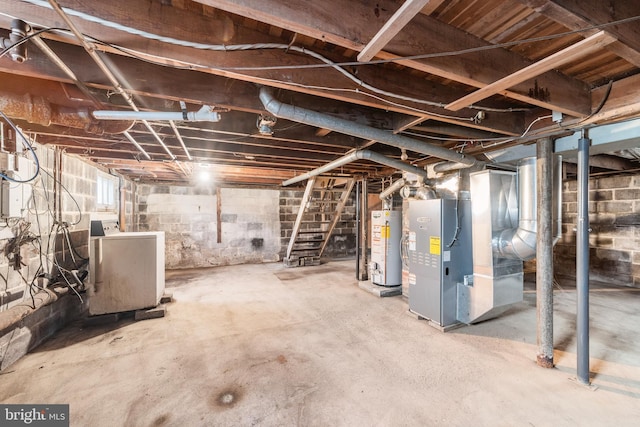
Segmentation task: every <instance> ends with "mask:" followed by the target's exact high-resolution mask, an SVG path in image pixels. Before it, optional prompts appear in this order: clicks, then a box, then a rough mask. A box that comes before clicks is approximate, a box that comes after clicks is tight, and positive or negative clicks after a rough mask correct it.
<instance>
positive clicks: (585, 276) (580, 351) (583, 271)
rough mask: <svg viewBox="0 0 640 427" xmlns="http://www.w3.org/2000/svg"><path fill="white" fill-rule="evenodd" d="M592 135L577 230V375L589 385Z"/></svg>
mask: <svg viewBox="0 0 640 427" xmlns="http://www.w3.org/2000/svg"><path fill="white" fill-rule="evenodd" d="M589 143H590V140H589V138H586V137H585V136H584V134H583V135H582V138H580V140H579V141H578V224H577V229H576V298H577V321H576V333H577V335H578V348H577V359H578V360H577V365H578V368H577V377H578V381H579V382H580V383H582V384H585V385H588V384H589Z"/></svg>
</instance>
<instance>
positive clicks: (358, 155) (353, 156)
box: [282, 150, 427, 186]
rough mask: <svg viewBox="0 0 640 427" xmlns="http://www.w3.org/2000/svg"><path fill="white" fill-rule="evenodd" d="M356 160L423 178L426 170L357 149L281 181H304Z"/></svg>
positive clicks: (369, 151) (425, 175)
mask: <svg viewBox="0 0 640 427" xmlns="http://www.w3.org/2000/svg"><path fill="white" fill-rule="evenodd" d="M356 160H370V161H372V162H375V163H380V164H381V165H385V166H389V167H391V168H394V169H398V170H401V171H406V172H410V173H413V174H416V175H419V176H422V177H423V178H426V177H427V172H426V171H425V170H423V169H420V168H418V167H415V166H411V165H409V164H406V163H404V162H402V161H400V160H395V159H391V158H389V157H386V156H383V155H382V154H380V153H376V152H375V151H371V150H358V151H354V152H352V153H349V154H347V155H346V156H342V157H340V158H338V159H336V160H334V161H332V162H330V163H327V164H326V165H324V166H321V167H319V168H317V169H314V170H312V171H309V172H307V173H303V174H302V175H298V176H296V177H294V178H291V179H288V180H286V181H284V182H283V183H282V185H283V186H287V185H291V184H295V183H297V182H300V181H304V180H306V179H309V178H311V177H313V176H318V175H321V174H323V173H326V172H329V171H332V170H334V169H336V168H339V167H340V166H344V165H346V164H347V163H351V162H354V161H356Z"/></svg>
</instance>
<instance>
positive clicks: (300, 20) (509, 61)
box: [196, 0, 590, 117]
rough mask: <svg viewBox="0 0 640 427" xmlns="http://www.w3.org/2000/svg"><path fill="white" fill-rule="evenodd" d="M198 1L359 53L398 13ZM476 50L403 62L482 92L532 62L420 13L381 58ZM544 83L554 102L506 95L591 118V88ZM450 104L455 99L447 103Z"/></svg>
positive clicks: (293, 2) (285, 0) (518, 91)
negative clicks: (474, 51)
mask: <svg viewBox="0 0 640 427" xmlns="http://www.w3.org/2000/svg"><path fill="white" fill-rule="evenodd" d="M196 1H198V2H200V3H204V4H207V5H210V6H213V7H216V8H219V9H223V10H226V11H229V12H232V13H235V14H239V15H242V16H246V17H249V18H252V19H256V20H258V21H261V22H266V23H268V24H271V25H275V26H278V27H281V28H287V29H290V30H291V31H296V32H298V33H301V34H304V35H307V36H309V37H313V38H316V39H318V40H322V41H325V42H330V43H334V44H337V45H339V46H342V47H345V48H348V49H353V50H356V51H360V50H361V49H362V48H363V46H364V44H365V43H363V40H370V39H371V38H372V37H373V36H374V34H375V30H373V28H372V27H373V25H372V24H373V23H378V22H379V23H380V25H382V24H383V23H384V22H386V20H387V19H389V17H390V15H391V12H390V11H393V10H396V6H395V4H394V2H393V1H392V0H380V1H377V2H376V5H375V7H374V5H373V4H366V2H349V3H344V2H343V1H341V0H332V1H331V0H329V1H324V2H308V1H305V0H196ZM327 11H331V13H327ZM376 12H377V15H376ZM343 16H348V17H349V19H343ZM471 48H475V49H482V51H479V52H476V53H467V54H465V55H458V56H456V57H455V61H452V60H451V58H450V57H433V58H429V59H428V60H422V59H420V60H416V59H403V60H399V61H398V63H400V64H402V65H405V66H407V67H411V68H415V69H417V70H420V71H423V72H426V73H430V74H434V75H438V76H441V77H443V78H447V79H451V80H453V81H457V82H460V83H464V84H467V85H470V86H474V87H478V88H482V87H484V86H486V85H487V84H490V83H493V82H495V81H496V80H498V79H500V78H502V77H503V76H504V74H505V73H512V72H515V71H517V70H519V69H522V68H525V67H527V66H529V65H531V63H532V61H529V60H527V59H525V58H523V57H521V56H519V55H518V54H516V53H514V52H511V51H508V50H505V49H499V48H493V47H492V46H491V45H490V44H489V43H488V42H485V41H484V40H481V39H479V38H476V37H474V36H471V35H470V34H468V33H465V32H464V31H462V30H459V29H456V28H454V27H452V26H450V25H447V24H445V23H442V22H440V21H438V20H437V19H435V18H432V17H430V16H426V15H424V14H418V16H416V17H415V19H413V20H412V21H410V22H409V23H408V24H407V26H406V27H405V28H404V29H403V30H402V31H401V32H400V33H399V34H398V35H397V36H396V37H395V38H394V39H393V40H391V41H390V42H389V44H388V45H387V47H386V48H385V50H384V51H381V52H380V53H379V54H378V55H377V56H378V58H381V59H398V58H401V57H408V56H413V55H417V54H429V53H433V54H438V53H441V52H454V51H460V50H468V49H471ZM487 64H500V66H499V67H494V66H493V65H489V66H488V65H487ZM538 83H539V84H540V85H541V86H542V87H547V88H552V89H553V93H552V97H551V98H550V99H536V98H534V97H532V95H530V94H529V89H530V87H529V85H527V84H524V83H523V84H520V85H518V86H516V87H513V88H511V89H510V90H508V91H505V95H507V96H509V97H511V98H513V99H516V100H519V101H523V102H527V103H529V104H533V105H537V106H540V107H543V108H547V109H551V110H556V111H562V112H563V113H565V114H568V115H573V116H576V117H579V116H583V115H585V114H588V113H589V104H590V99H589V88H588V86H587V85H586V84H584V83H583V82H580V81H578V80H575V79H572V78H570V77H568V76H564V75H561V74H559V73H555V72H547V73H544V74H542V75H540V76H539V78H538ZM454 99H457V98H455V97H454ZM450 101H451V98H450V99H449V100H448V101H447V102H450Z"/></svg>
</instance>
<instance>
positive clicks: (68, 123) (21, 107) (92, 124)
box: [0, 92, 134, 135]
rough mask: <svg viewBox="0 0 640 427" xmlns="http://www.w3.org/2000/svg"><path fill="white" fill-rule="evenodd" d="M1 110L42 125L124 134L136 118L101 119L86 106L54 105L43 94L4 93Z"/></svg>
mask: <svg viewBox="0 0 640 427" xmlns="http://www.w3.org/2000/svg"><path fill="white" fill-rule="evenodd" d="M0 110H2V111H3V112H4V113H5V114H6V115H7V116H9V117H13V118H15V119H20V120H25V121H27V122H29V123H34V124H38V125H42V126H51V125H59V126H64V127H69V128H74V129H83V130H85V131H86V132H89V133H92V134H96V135H102V134H105V133H106V134H118V133H123V132H125V131H127V130H129V129H130V128H131V126H133V123H134V122H133V121H114V122H104V123H101V122H97V121H95V120H93V119H92V117H91V115H90V113H89V111H88V110H86V109H76V108H69V107H63V106H61V105H57V104H52V103H50V102H49V101H47V100H46V99H45V98H43V97H40V96H32V95H29V94H24V95H18V94H12V93H6V92H5V93H3V94H2V95H1V96H0Z"/></svg>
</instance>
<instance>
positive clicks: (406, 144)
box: [260, 87, 478, 166]
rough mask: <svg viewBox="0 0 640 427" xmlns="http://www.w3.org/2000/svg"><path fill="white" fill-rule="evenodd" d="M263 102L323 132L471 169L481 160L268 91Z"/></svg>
mask: <svg viewBox="0 0 640 427" xmlns="http://www.w3.org/2000/svg"><path fill="white" fill-rule="evenodd" d="M260 101H262V104H263V105H264V108H265V109H266V110H267V111H269V112H270V113H271V114H273V115H274V116H276V117H279V118H284V119H288V120H291V121H294V122H298V123H304V124H307V125H311V126H316V127H319V128H323V129H329V130H332V131H334V132H340V133H344V134H346V135H351V136H355V137H358V138H362V139H366V140H374V141H378V142H380V143H383V144H386V145H391V146H393V147H397V148H404V149H405V150H410V151H413V152H416V153H421V154H424V155H427V156H433V157H437V158H440V159H443V160H449V161H451V162H456V163H462V164H465V165H467V166H473V165H475V164H477V163H478V160H477V159H476V158H475V157H473V156H469V155H467V154H462V153H456V152H455V151H451V150H448V149H446V148H442V147H438V146H436V145H432V144H428V143H426V142H422V141H418V140H416V139H412V138H408V137H406V136H402V135H397V134H393V133H391V132H388V131H384V130H381V129H376V128H372V127H369V126H365V125H361V124H359V123H354V122H350V121H348V120H343V119H339V118H336V117H332V116H329V115H326V114H322V113H318V112H316V111H312V110H307V109H305V108H300V107H295V106H293V105H288V104H283V103H282V102H280V101H278V100H277V99H275V98H274V97H273V94H272V93H271V90H270V89H268V88H266V87H262V88H260Z"/></svg>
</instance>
